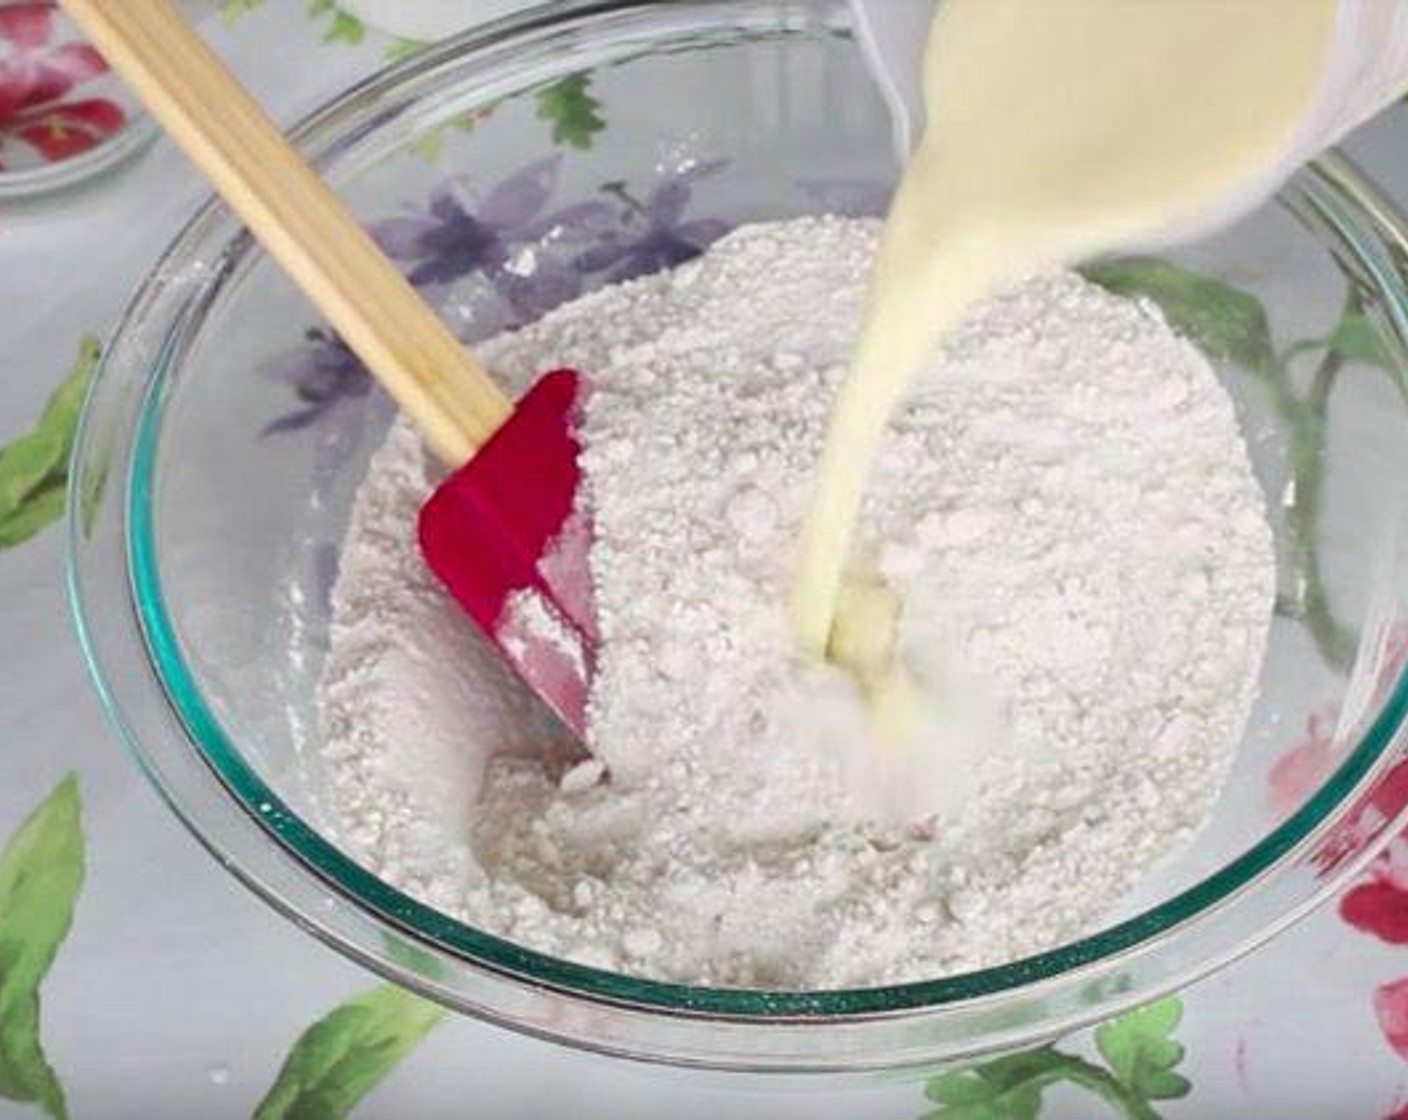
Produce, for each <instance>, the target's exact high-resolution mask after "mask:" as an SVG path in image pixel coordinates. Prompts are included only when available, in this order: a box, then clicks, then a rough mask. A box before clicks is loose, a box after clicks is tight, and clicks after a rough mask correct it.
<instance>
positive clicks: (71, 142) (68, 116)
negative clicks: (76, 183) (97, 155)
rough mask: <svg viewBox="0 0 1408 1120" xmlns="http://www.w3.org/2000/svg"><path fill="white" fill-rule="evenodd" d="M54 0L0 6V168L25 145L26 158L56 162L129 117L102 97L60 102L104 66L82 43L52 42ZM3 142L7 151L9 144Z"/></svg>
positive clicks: (104, 137) (108, 134)
mask: <svg viewBox="0 0 1408 1120" xmlns="http://www.w3.org/2000/svg"><path fill="white" fill-rule="evenodd" d="M56 24H57V20H56V10H55V7H54V5H53V4H52V3H42V2H35V3H21V4H9V5H5V6H3V7H0V169H4V167H5V164H6V157H7V155H9V154H11V151H12V150H13V149H14V148H15V147H16V146H17V145H22V146H23V148H24V149H25V150H26V154H29V156H30V159H31V161H33V160H34V157H35V156H36V155H37V157H38V160H39V161H42V162H46V163H58V162H60V161H62V160H66V159H70V158H72V157H73V156H75V155H78V154H80V153H82V152H86V151H88V150H89V149H90V148H94V147H97V146H98V145H99V144H101V143H102V142H103V141H104V140H107V139H108V138H109V137H111V136H113V135H114V134H116V133H117V132H120V131H121V130H122V128H123V126H124V125H126V123H127V116H126V114H125V113H124V112H123V111H122V108H121V107H120V106H118V105H117V104H115V103H114V102H112V101H109V100H107V99H106V98H98V97H89V98H83V99H79V100H75V101H65V100H64V98H66V97H67V96H68V95H69V94H70V93H71V92H72V91H73V90H74V89H76V88H77V87H79V86H81V85H83V84H85V83H87V82H89V81H92V80H93V79H94V78H97V77H100V76H102V75H104V74H106V73H107V72H108V66H107V63H106V62H104V61H103V58H102V56H101V55H99V54H98V52H97V51H95V50H94V49H93V48H92V47H90V46H89V45H88V44H87V43H78V42H64V43H56V42H55V41H54V40H55V36H56V33H57V31H58V28H57V26H56ZM7 149H8V150H9V151H7Z"/></svg>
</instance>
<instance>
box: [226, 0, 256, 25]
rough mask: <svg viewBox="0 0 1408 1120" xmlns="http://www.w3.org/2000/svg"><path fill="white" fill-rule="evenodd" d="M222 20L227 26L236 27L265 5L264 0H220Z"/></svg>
mask: <svg viewBox="0 0 1408 1120" xmlns="http://www.w3.org/2000/svg"><path fill="white" fill-rule="evenodd" d="M219 4H220V22H221V23H223V24H224V25H225V26H226V27H234V26H235V24H237V23H239V21H240V20H242V19H244V17H245V16H247V15H249V13H250V12H252V11H254V10H255V9H256V8H260V7H263V5H264V0H219Z"/></svg>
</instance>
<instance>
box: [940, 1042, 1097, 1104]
mask: <svg viewBox="0 0 1408 1120" xmlns="http://www.w3.org/2000/svg"><path fill="white" fill-rule="evenodd" d="M1070 1060H1071V1059H1068V1058H1067V1057H1066V1056H1065V1055H1064V1054H1061V1053H1059V1052H1058V1051H1056V1050H1053V1049H1051V1048H1050V1047H1042V1048H1041V1049H1040V1050H1032V1051H1030V1052H1028V1053H1025V1054H1017V1055H1014V1056H1012V1057H1010V1058H999V1059H997V1060H996V1061H993V1062H987V1063H985V1064H983V1065H980V1066H974V1067H973V1068H972V1069H967V1070H960V1071H958V1072H956V1073H946V1074H943V1075H942V1076H939V1077H935V1078H933V1079H932V1080H930V1082H929V1084H928V1086H927V1087H926V1088H925V1090H924V1095H925V1096H926V1097H928V1098H929V1099H930V1100H931V1101H933V1102H934V1103H935V1104H937V1105H939V1106H940V1107H939V1108H938V1109H937V1110H935V1111H933V1112H929V1113H926V1114H925V1117H924V1120H1036V1117H1037V1115H1038V1114H1039V1113H1040V1112H1041V1094H1042V1091H1043V1090H1044V1089H1046V1088H1047V1087H1048V1086H1050V1085H1054V1084H1055V1083H1056V1082H1057V1081H1060V1080H1061V1079H1062V1077H1063V1070H1064V1067H1065V1066H1066V1064H1067V1063H1068V1062H1069V1061H1070Z"/></svg>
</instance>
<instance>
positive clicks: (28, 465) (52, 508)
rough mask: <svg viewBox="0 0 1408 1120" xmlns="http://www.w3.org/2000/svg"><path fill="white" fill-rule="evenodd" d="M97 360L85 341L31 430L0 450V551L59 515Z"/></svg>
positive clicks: (94, 343)
mask: <svg viewBox="0 0 1408 1120" xmlns="http://www.w3.org/2000/svg"><path fill="white" fill-rule="evenodd" d="M98 355H99V346H98V340H97V339H95V338H92V337H85V338H84V339H83V340H82V342H81V343H80V345H79V353H78V360H77V361H76V362H75V363H74V366H73V368H72V369H71V370H70V371H69V373H68V375H67V376H66V377H65V378H64V380H63V383H62V384H61V385H60V386H59V387H58V388H57V389H56V390H54V393H53V395H52V396H50V398H49V401H48V403H47V404H46V405H45V406H44V411H43V412H42V413H41V414H40V416H39V420H38V421H37V422H36V423H35V425H34V427H33V429H31V430H30V431H29V432H27V433H25V434H24V435H22V436H19V437H18V438H17V439H15V440H13V441H11V442H10V443H8V444H6V445H5V446H3V447H0V548H9V547H12V546H14V545H17V544H19V543H20V542H21V541H25V540H28V539H29V538H30V537H32V536H34V534H35V533H37V532H39V531H40V530H41V529H43V528H44V527H45V526H46V525H49V524H51V523H52V522H54V521H56V520H58V518H59V517H60V516H61V515H62V514H63V510H64V488H65V486H66V485H67V483H68V461H69V456H70V454H71V453H72V451H73V439H74V435H75V433H76V432H77V430H78V414H79V411H80V410H81V409H82V407H83V397H84V394H85V393H86V392H87V391H88V383H89V382H90V381H91V380H92V379H93V371H94V370H95V369H97V366H98Z"/></svg>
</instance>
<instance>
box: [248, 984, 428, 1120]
mask: <svg viewBox="0 0 1408 1120" xmlns="http://www.w3.org/2000/svg"><path fill="white" fill-rule="evenodd" d="M444 1015H445V1012H444V1010H443V1009H442V1008H439V1007H437V1006H436V1005H435V1004H433V1003H430V1002H429V1001H427V1000H424V999H421V998H420V997H419V996H415V995H412V994H411V993H410V992H407V991H405V990H404V989H402V988H398V987H395V986H393V985H390V984H386V985H383V986H381V987H379V988H373V989H372V990H371V991H369V992H364V993H362V994H361V995H359V996H355V997H353V998H352V999H350V1000H348V1001H347V1002H346V1003H344V1004H342V1005H341V1006H340V1007H337V1008H336V1009H334V1010H333V1011H331V1012H330V1013H329V1014H328V1015H326V1016H325V1017H324V1018H322V1019H320V1020H319V1021H318V1022H316V1023H314V1024H313V1025H312V1026H311V1027H309V1028H308V1029H307V1030H306V1031H304V1032H303V1035H302V1036H301V1037H300V1038H299V1039H298V1041H297V1042H296V1043H294V1046H293V1050H292V1051H291V1052H290V1053H289V1056H288V1058H287V1060H286V1061H285V1062H284V1066H283V1069H281V1070H280V1071H279V1076H278V1078H277V1079H276V1080H275V1082H274V1085H273V1087H272V1088H271V1089H270V1090H269V1092H268V1094H267V1095H266V1096H265V1097H264V1100H263V1101H262V1102H260V1105H259V1108H258V1109H257V1110H256V1111H255V1113H254V1120H342V1118H343V1117H345V1116H347V1115H348V1114H349V1113H350V1112H351V1111H352V1109H353V1108H355V1107H356V1106H357V1103H358V1102H359V1101H360V1100H361V1099H362V1098H363V1097H364V1096H366V1095H367V1093H369V1092H371V1090H372V1089H373V1088H375V1087H376V1086H377V1084H379V1083H380V1082H381V1080H382V1079H383V1078H385V1077H386V1076H387V1074H389V1073H390V1072H391V1071H392V1070H393V1069H395V1068H396V1066H397V1065H399V1064H400V1062H401V1060H402V1059H403V1058H405V1057H406V1055H407V1054H409V1053H410V1052H411V1051H412V1050H414V1049H415V1048H416V1046H417V1045H418V1044H419V1043H420V1041H421V1039H423V1038H424V1037H425V1036H426V1034H428V1033H429V1032H430V1030H431V1028H433V1027H434V1026H435V1025H436V1024H437V1023H439V1022H440V1020H441V1019H442V1018H444Z"/></svg>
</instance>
